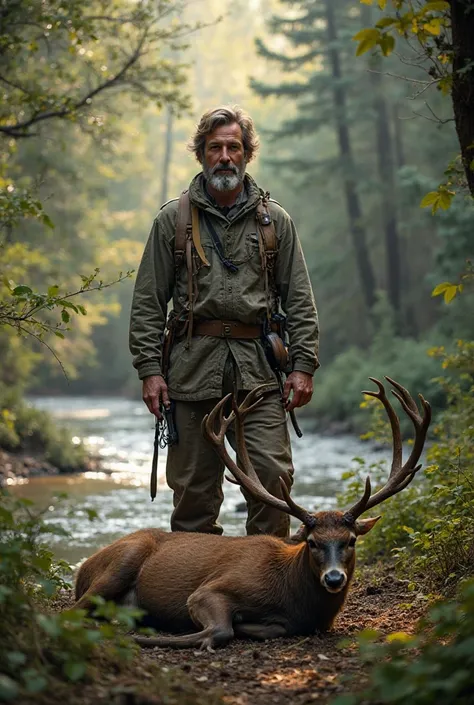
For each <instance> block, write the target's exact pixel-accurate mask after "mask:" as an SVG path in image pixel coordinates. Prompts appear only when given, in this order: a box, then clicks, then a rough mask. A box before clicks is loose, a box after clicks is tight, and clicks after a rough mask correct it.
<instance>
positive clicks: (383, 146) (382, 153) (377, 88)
mask: <svg viewBox="0 0 474 705" xmlns="http://www.w3.org/2000/svg"><path fill="white" fill-rule="evenodd" d="M369 9H370V8H369ZM379 64H380V58H379V57H376V59H375V61H374V62H373V67H374V68H375V71H372V72H371V73H370V74H369V75H370V82H371V84H372V89H373V106H374V112H375V141H376V148H377V167H378V173H379V178H380V193H381V206H382V218H383V221H384V230H385V270H386V279H387V289H388V300H389V302H390V304H391V306H392V308H393V310H394V312H395V318H396V319H397V318H398V317H399V313H400V291H401V283H400V242H399V236H398V223H397V208H396V203H395V199H396V193H395V190H396V186H395V164H394V158H393V152H394V146H393V140H392V135H391V134H390V128H389V124H390V118H389V112H388V109H387V101H386V100H385V95H384V92H383V86H382V76H381V74H380V73H378V69H379ZM397 327H398V326H397Z"/></svg>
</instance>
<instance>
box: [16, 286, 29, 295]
mask: <svg viewBox="0 0 474 705" xmlns="http://www.w3.org/2000/svg"><path fill="white" fill-rule="evenodd" d="M32 293H33V289H30V287H29V286H23V285H20V286H16V287H15V288H14V289H13V291H12V294H13V296H24V295H25V294H32Z"/></svg>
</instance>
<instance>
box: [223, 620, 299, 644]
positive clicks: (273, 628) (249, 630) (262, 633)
mask: <svg viewBox="0 0 474 705" xmlns="http://www.w3.org/2000/svg"><path fill="white" fill-rule="evenodd" d="M234 629H235V635H236V636H248V637H250V638H251V639H261V640H264V639H278V637H280V636H288V632H287V630H286V627H284V626H283V624H251V623H247V624H245V623H243V624H235V626H234Z"/></svg>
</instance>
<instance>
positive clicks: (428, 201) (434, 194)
mask: <svg viewBox="0 0 474 705" xmlns="http://www.w3.org/2000/svg"><path fill="white" fill-rule="evenodd" d="M438 199H439V193H438V191H430V192H429V193H427V194H426V196H424V197H423V199H422V201H421V203H420V208H427V207H428V206H432V205H433V204H434V203H436V202H437V201H438Z"/></svg>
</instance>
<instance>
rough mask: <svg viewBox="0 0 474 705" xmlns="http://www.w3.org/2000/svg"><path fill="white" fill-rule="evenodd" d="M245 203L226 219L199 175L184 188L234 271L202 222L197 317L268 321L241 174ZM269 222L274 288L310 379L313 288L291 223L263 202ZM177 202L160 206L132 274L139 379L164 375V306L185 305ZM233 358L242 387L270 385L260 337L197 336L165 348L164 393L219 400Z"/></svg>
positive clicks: (251, 201)
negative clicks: (202, 255)
mask: <svg viewBox="0 0 474 705" xmlns="http://www.w3.org/2000/svg"><path fill="white" fill-rule="evenodd" d="M245 187H246V191H247V195H248V199H247V201H246V202H245V204H244V205H243V206H242V208H241V209H240V210H239V211H238V212H237V214H236V215H234V217H233V218H232V219H231V220H229V219H228V218H227V217H225V216H224V215H223V214H222V213H221V212H220V211H219V210H218V209H217V208H216V207H214V206H213V205H212V204H211V202H210V200H209V198H208V197H207V195H206V192H205V191H204V184H203V177H202V174H198V175H197V176H196V177H195V178H194V179H193V181H192V182H191V184H190V187H189V196H190V200H191V203H193V204H195V205H196V206H198V207H199V208H200V209H203V210H205V211H206V212H207V214H208V217H209V218H210V219H212V223H213V225H214V228H215V230H216V232H217V233H218V235H219V238H220V240H221V243H222V246H223V249H224V254H225V256H226V257H227V258H228V259H230V260H231V261H232V262H233V263H234V264H236V265H237V266H238V271H237V273H232V272H230V271H228V269H226V268H225V267H224V266H223V264H222V263H221V261H220V259H219V257H218V254H217V252H216V250H215V248H214V245H213V242H212V238H211V236H210V234H209V232H208V231H207V228H206V225H205V221H204V220H203V219H202V218H201V219H200V230H201V243H202V246H203V249H204V252H205V255H206V257H207V260H208V262H210V267H206V266H201V267H200V269H199V271H198V273H197V284H198V297H197V300H196V303H195V306H194V317H195V320H196V319H218V320H235V321H240V322H241V323H245V324H256V323H261V322H263V321H264V320H265V317H266V311H267V308H266V296H265V287H264V277H263V275H262V268H261V261H260V253H259V246H258V237H257V224H256V206H257V204H258V201H259V198H260V194H261V192H260V190H259V188H258V187H257V185H256V183H255V181H253V179H252V178H251V177H250V176H248V175H246V177H245ZM269 211H270V214H271V217H272V219H273V221H274V223H275V230H276V236H277V241H278V253H277V256H276V264H275V275H274V280H275V285H276V288H277V293H278V296H279V298H280V305H281V309H282V311H283V312H284V313H285V314H286V315H287V317H288V320H287V330H288V335H289V342H290V354H291V360H292V367H293V370H300V371H303V372H308V373H309V374H313V372H314V371H315V369H316V368H317V367H318V366H319V363H318V359H317V351H318V333H319V331H318V317H317V312H316V306H315V303H314V298H313V293H312V290H311V284H310V281H309V277H308V272H307V269H306V264H305V261H304V257H303V253H302V251H301V246H300V242H299V240H298V236H297V233H296V229H295V226H294V224H293V221H292V220H291V218H290V217H289V215H288V213H286V211H285V210H284V209H283V208H282V207H281V206H280V205H279V204H278V203H276V202H275V201H270V202H269ZM177 212H178V200H177V199H176V200H173V201H170V202H169V203H166V204H165V205H164V206H163V207H162V209H161V210H160V212H159V213H158V215H157V217H156V218H155V221H154V223H153V226H152V229H151V233H150V237H149V239H148V242H147V244H146V247H145V251H144V253H143V257H142V260H141V263H140V267H139V270H138V274H137V279H136V283H135V291H134V295H133V302H132V310H131V321H130V350H131V352H132V355H133V365H134V367H136V369H137V370H138V375H139V377H140V379H143V378H144V377H148V376H149V375H159V374H161V372H162V368H161V356H162V340H163V333H164V330H165V324H166V316H167V306H168V302H169V301H170V300H171V299H172V300H173V310H174V311H176V313H180V312H181V311H182V309H183V306H184V305H185V304H186V302H187V270H186V265H185V264H183V265H182V266H181V267H180V269H179V271H178V272H177V273H176V272H175V259H174V239H175V228H176V218H177ZM229 353H230V354H231V355H232V357H233V359H234V361H235V364H236V367H237V376H238V378H239V388H240V389H245V390H248V389H252V388H253V387H255V386H256V385H258V384H262V383H270V382H271V383H273V384H274V385H275V388H277V384H276V380H275V376H274V374H273V372H272V370H271V368H270V366H269V364H268V362H267V360H266V358H265V354H264V351H263V347H262V345H261V343H260V341H259V340H237V339H228V338H215V337H209V336H195V337H193V338H192V340H191V343H190V345H188V344H187V341H186V340H185V339H181V340H179V341H178V342H176V343H175V345H174V346H173V349H172V351H171V358H170V367H169V372H168V379H167V382H168V388H169V393H170V396H171V398H173V399H181V400H188V401H198V400H201V399H209V398H213V397H217V398H218V397H221V395H222V378H223V373H224V365H225V363H226V360H227V358H228V357H229Z"/></svg>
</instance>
